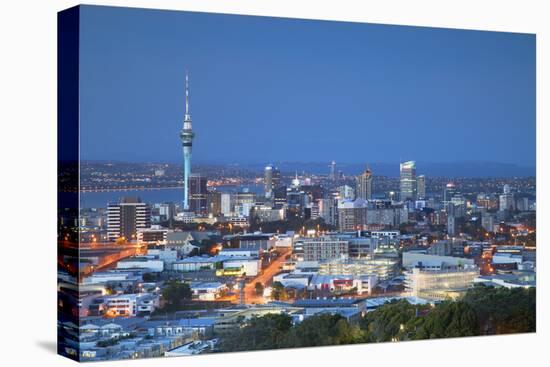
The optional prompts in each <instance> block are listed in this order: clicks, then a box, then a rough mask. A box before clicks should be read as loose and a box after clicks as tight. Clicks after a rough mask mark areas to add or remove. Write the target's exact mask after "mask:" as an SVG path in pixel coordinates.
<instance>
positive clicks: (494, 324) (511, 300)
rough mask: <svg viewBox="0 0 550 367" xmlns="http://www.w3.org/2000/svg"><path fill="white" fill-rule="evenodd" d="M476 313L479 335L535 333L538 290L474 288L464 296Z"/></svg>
mask: <svg viewBox="0 0 550 367" xmlns="http://www.w3.org/2000/svg"><path fill="white" fill-rule="evenodd" d="M464 302H466V303H467V304H469V305H470V306H471V307H472V308H473V309H474V310H475V313H476V318H477V324H478V330H477V332H478V334H480V335H487V334H510V333H527V332H534V331H535V330H536V288H529V289H524V288H513V289H506V288H494V287H486V286H483V285H480V286H477V287H474V288H473V289H471V290H469V291H468V292H467V293H466V295H465V296H464Z"/></svg>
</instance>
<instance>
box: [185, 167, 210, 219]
mask: <svg viewBox="0 0 550 367" xmlns="http://www.w3.org/2000/svg"><path fill="white" fill-rule="evenodd" d="M207 182H208V180H207V178H206V177H205V176H203V175H201V174H198V173H193V174H191V175H189V195H188V196H189V211H190V212H192V213H195V214H197V215H201V216H206V215H207V214H208V197H207V196H208V191H207Z"/></svg>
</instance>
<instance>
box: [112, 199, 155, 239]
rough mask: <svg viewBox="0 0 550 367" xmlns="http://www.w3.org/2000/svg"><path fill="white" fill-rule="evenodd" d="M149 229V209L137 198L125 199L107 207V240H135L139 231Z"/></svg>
mask: <svg viewBox="0 0 550 367" xmlns="http://www.w3.org/2000/svg"><path fill="white" fill-rule="evenodd" d="M149 227H151V208H150V207H149V205H148V204H146V203H143V202H141V200H140V199H139V198H135V197H125V198H122V199H121V200H120V203H118V204H109V206H108V207H107V238H108V239H109V241H116V240H117V239H119V238H124V239H125V240H126V241H134V240H136V239H137V234H138V231H139V230H142V229H146V228H149Z"/></svg>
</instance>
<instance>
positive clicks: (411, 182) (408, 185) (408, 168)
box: [399, 161, 416, 201]
mask: <svg viewBox="0 0 550 367" xmlns="http://www.w3.org/2000/svg"><path fill="white" fill-rule="evenodd" d="M399 168H400V181H399V188H400V192H401V197H400V199H401V200H402V201H405V200H416V162H415V161H408V162H404V163H401V164H400V167H399Z"/></svg>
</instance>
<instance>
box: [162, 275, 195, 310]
mask: <svg viewBox="0 0 550 367" xmlns="http://www.w3.org/2000/svg"><path fill="white" fill-rule="evenodd" d="M191 296H192V292H191V287H189V284H187V283H182V282H178V281H175V280H172V281H170V282H169V283H168V284H167V285H166V286H165V287H164V289H163V290H162V297H163V298H164V300H165V302H166V306H165V308H166V309H168V310H177V309H179V308H180V307H181V306H182V305H183V304H184V303H185V302H186V301H189V300H190V299H191Z"/></svg>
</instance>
